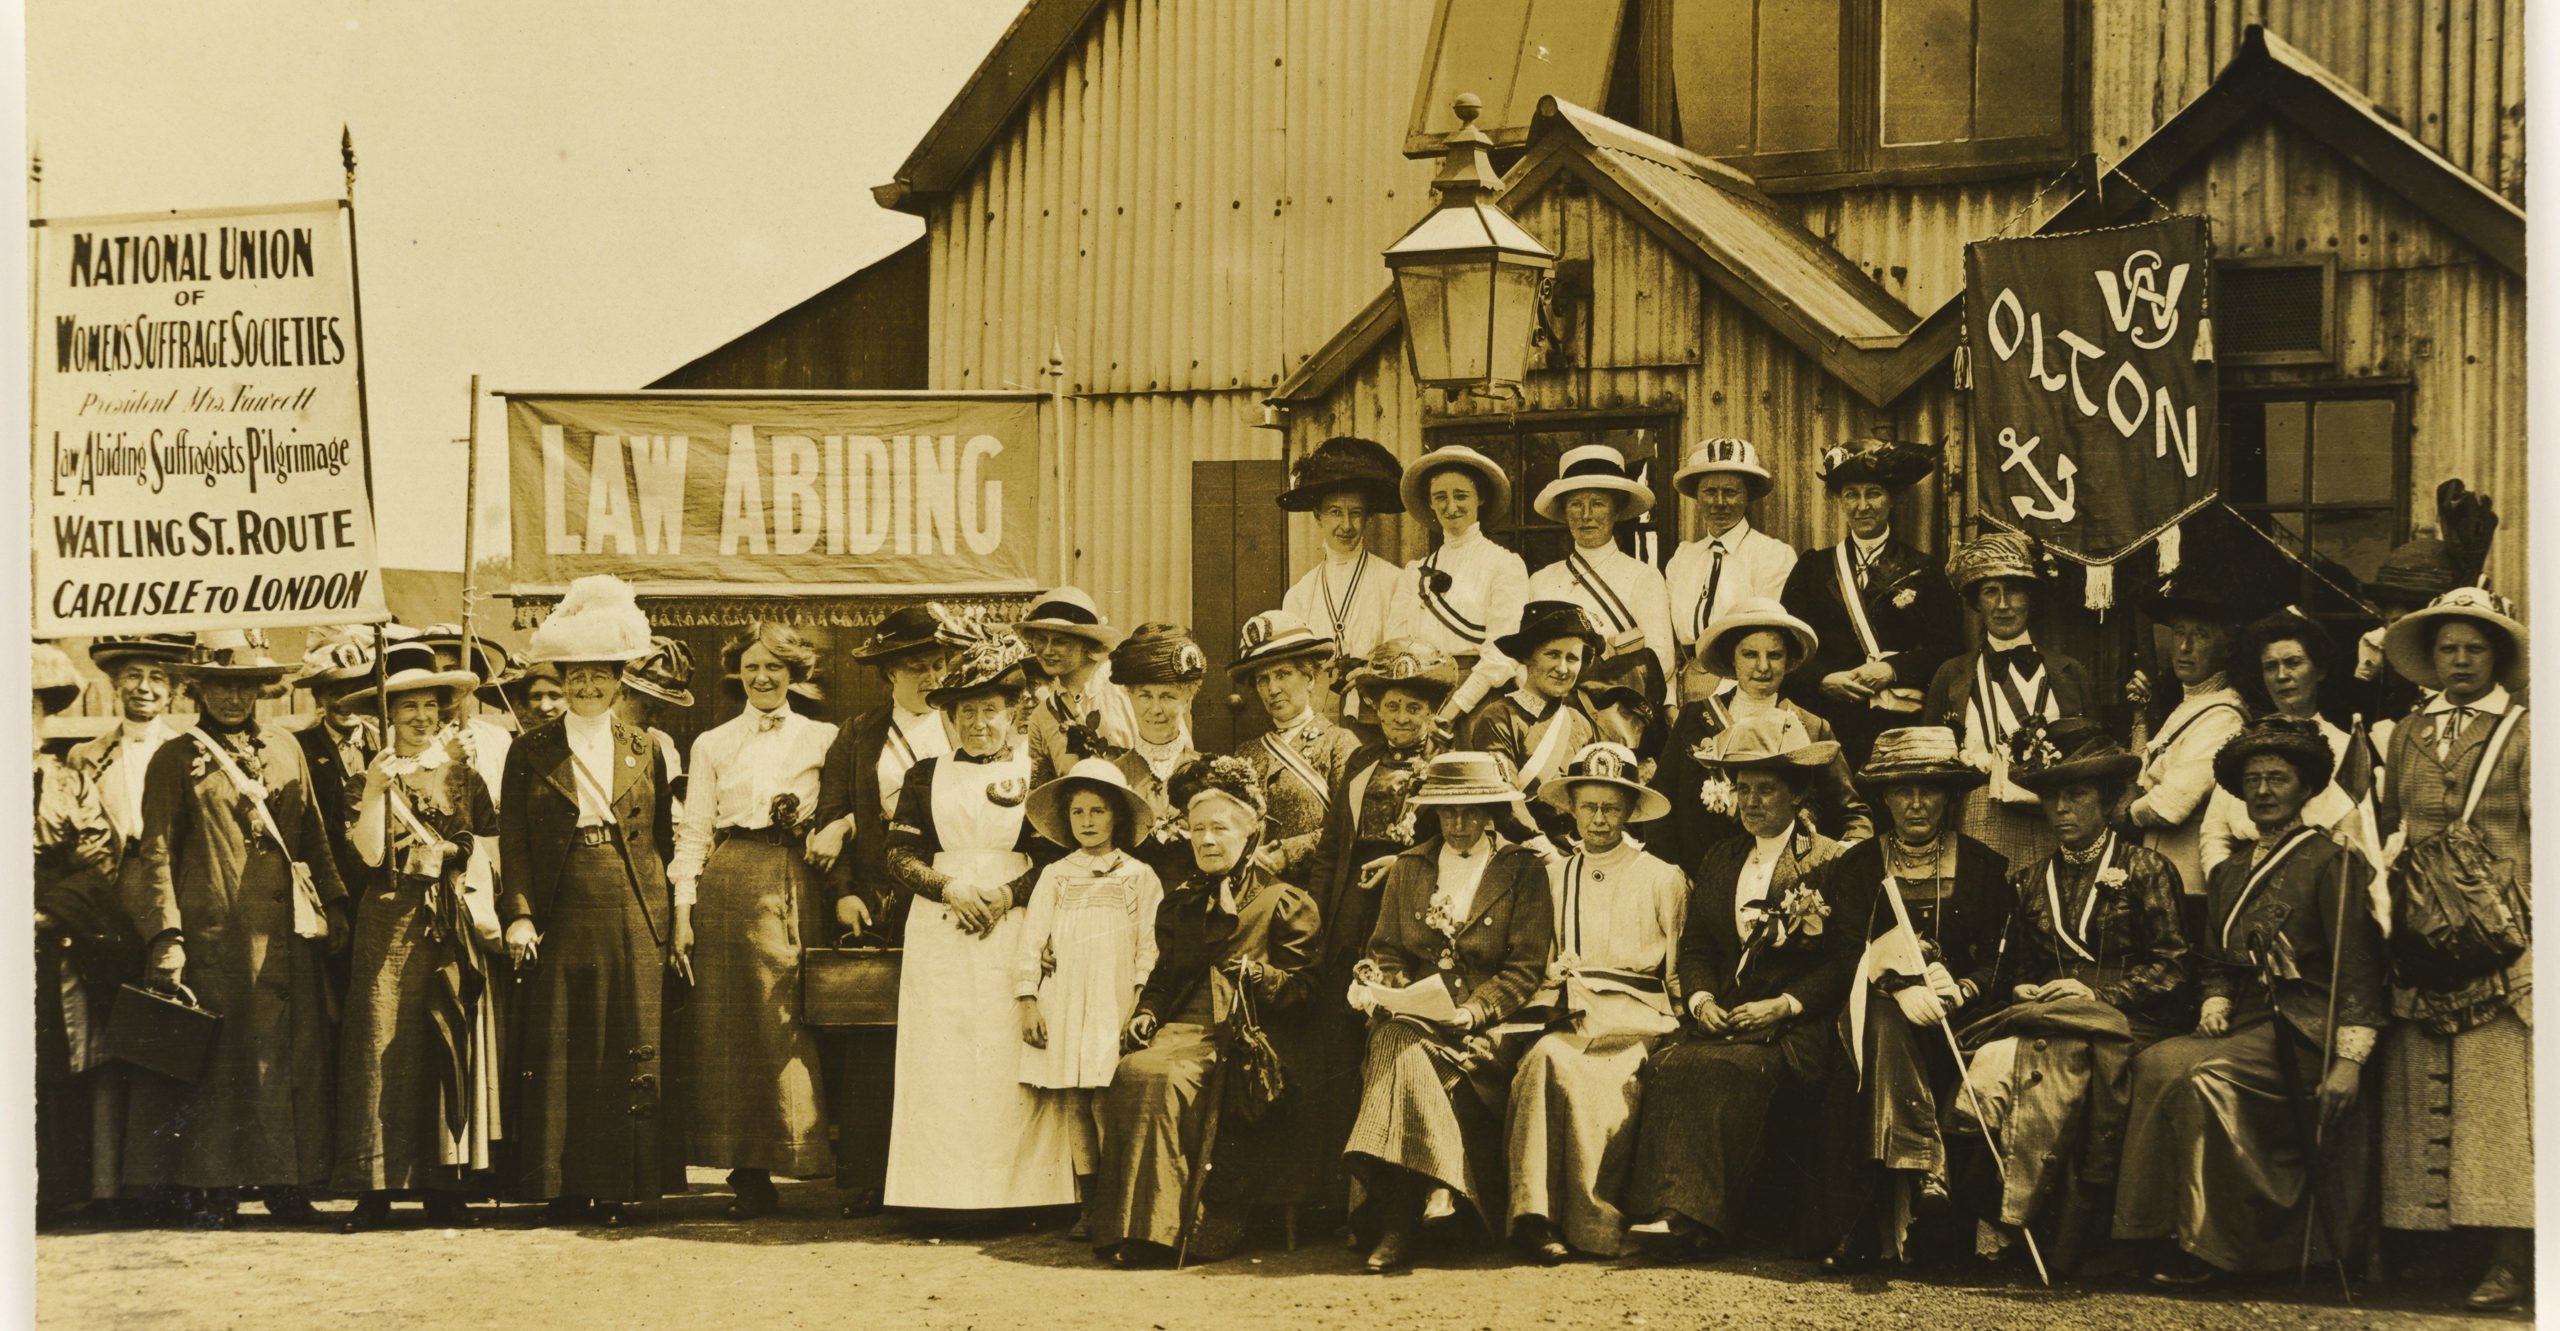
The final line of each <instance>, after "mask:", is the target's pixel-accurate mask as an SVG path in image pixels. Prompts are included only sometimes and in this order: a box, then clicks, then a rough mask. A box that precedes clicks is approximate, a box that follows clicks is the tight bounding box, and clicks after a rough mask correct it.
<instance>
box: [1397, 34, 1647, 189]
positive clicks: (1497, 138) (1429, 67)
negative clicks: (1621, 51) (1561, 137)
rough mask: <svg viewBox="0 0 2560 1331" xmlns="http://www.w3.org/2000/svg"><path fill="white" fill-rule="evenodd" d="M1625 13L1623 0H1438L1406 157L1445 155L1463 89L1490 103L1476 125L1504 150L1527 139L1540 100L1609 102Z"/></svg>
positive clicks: (1408, 131) (1407, 135)
mask: <svg viewBox="0 0 2560 1331" xmlns="http://www.w3.org/2000/svg"><path fill="white" fill-rule="evenodd" d="M1625 13H1626V10H1625V6H1624V4H1623V2H1622V0H1440V4H1439V9H1438V11H1437V12H1436V13H1434V14H1433V15H1432V19H1431V39H1430V42H1429V44H1428V45H1426V46H1425V47H1424V49H1423V56H1422V86H1421V88H1420V89H1419V90H1418V91H1417V92H1416V94H1415V97H1414V104H1413V119H1412V122H1411V123H1410V124H1409V125H1408V126H1407V128H1406V130H1405V140H1404V151H1405V154H1406V155H1407V156H1428V155H1430V154H1433V153H1437V152H1439V151H1440V143H1441V140H1442V139H1443V138H1445V137H1447V136H1448V135H1449V134H1450V133H1451V132H1453V131H1455V130H1456V129H1457V128H1458V118H1457V115H1456V113H1455V112H1453V111H1452V110H1451V109H1450V104H1451V103H1453V102H1455V101H1456V100H1457V97H1458V94H1459V93H1462V92H1471V93H1474V94H1475V95H1476V96H1478V97H1481V98H1483V99H1484V114H1483V115H1481V116H1479V117H1477V119H1476V128H1478V129H1480V130H1483V131H1484V132H1485V133H1486V134H1487V135H1489V136H1491V137H1492V139H1493V141H1494V143H1495V145H1497V146H1499V147H1505V148H1516V147H1518V146H1519V145H1521V144H1523V143H1526V142H1528V140H1529V121H1530V120H1531V119H1532V118H1533V117H1535V116H1536V115H1537V113H1538V99H1539V98H1541V97H1546V96H1549V95H1553V96H1556V97H1561V98H1563V99H1564V100H1566V101H1568V102H1571V103H1573V104H1574V105H1576V106H1586V107H1595V108H1596V107H1599V106H1601V105H1602V104H1603V103H1604V101H1605V99H1606V98H1607V96H1608V89H1609V66H1610V63H1611V61H1612V60H1613V59H1614V58H1615V57H1616V55H1617V53H1618V25H1619V22H1620V20H1621V19H1622V18H1623V17H1624V16H1625Z"/></svg>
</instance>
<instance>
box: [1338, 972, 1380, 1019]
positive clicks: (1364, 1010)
mask: <svg viewBox="0 0 2560 1331" xmlns="http://www.w3.org/2000/svg"><path fill="white" fill-rule="evenodd" d="M1344 998H1345V999H1346V1000H1347V1001H1348V1002H1349V1003H1350V1004H1351V1010H1352V1011H1354V1012H1357V1013H1359V1014H1360V1015H1361V1016H1364V1017H1365V1016H1367V1015H1369V1014H1370V1013H1371V1012H1374V1011H1376V1010H1377V1007H1378V1000H1377V999H1376V998H1375V997H1373V996H1372V995H1371V991H1370V988H1369V985H1368V982H1367V981H1364V980H1353V981H1352V982H1351V991H1350V992H1349V993H1347V994H1345V995H1344Z"/></svg>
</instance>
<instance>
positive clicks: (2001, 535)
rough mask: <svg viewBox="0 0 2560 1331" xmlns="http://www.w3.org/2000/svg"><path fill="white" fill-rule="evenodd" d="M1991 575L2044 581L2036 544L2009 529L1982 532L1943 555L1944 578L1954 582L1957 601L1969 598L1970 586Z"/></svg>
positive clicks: (2027, 580)
mask: <svg viewBox="0 0 2560 1331" xmlns="http://www.w3.org/2000/svg"><path fill="white" fill-rule="evenodd" d="M1993 578H2016V579H2018V580H2019V581H2022V582H2042V581H2044V569H2043V567H2042V566H2041V565H2040V564H2039V563H2038V561H2037V559H2036V543H2035V542H2034V541H2031V540H2029V539H2027V538H2026V537H2024V536H2021V535H2019V534H2018V533H2016V532H2013V531H1993V532H1984V533H1983V534H1982V535H1980V536H1976V537H1974V538H1973V539H1972V540H1970V541H1967V542H1965V543H1964V544H1962V545H1959V546H1957V547H1956V552H1955V553H1954V554H1952V555H1949V556H1947V581H1948V582H1950V583H1952V584H1954V586H1955V589H1956V596H1957V598H1958V599H1960V600H1965V601H1970V600H1972V599H1973V589H1974V587H1975V586H1977V585H1978V584H1981V583H1984V582H1988V581H1990V580H1991V579H1993Z"/></svg>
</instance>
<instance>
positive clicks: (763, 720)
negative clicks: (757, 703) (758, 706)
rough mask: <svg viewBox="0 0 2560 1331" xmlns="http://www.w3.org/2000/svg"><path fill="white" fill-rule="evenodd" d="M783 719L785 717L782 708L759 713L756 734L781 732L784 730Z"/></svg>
mask: <svg viewBox="0 0 2560 1331" xmlns="http://www.w3.org/2000/svg"><path fill="white" fill-rule="evenodd" d="M782 717H783V711H782V709H781V708H779V707H776V708H774V709H773V710H772V711H770V712H759V713H757V714H756V733H757V734H759V735H761V734H764V733H765V732H766V731H769V730H780V729H782Z"/></svg>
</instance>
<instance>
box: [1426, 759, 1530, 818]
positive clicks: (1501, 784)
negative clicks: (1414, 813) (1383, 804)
mask: <svg viewBox="0 0 2560 1331" xmlns="http://www.w3.org/2000/svg"><path fill="white" fill-rule="evenodd" d="M1405 803H1407V804H1409V805H1412V806H1414V807H1415V808H1435V809H1438V808H1464V807H1468V806H1471V805H1479V804H1501V805H1507V806H1509V807H1511V808H1514V809H1523V808H1525V806H1524V805H1523V803H1522V801H1521V798H1520V788H1519V787H1518V786H1515V785H1513V784H1511V781H1510V778H1508V777H1505V776H1504V775H1503V774H1502V760H1501V759H1499V758H1496V757H1494V756H1493V755H1492V754H1490V753H1477V752H1474V751H1471V750H1464V749H1461V750H1459V751H1457V752H1454V753H1443V754H1438V755H1436V756H1434V757H1433V758H1432V759H1431V761H1430V762H1429V763H1428V764H1426V765H1424V767H1423V769H1422V783H1421V784H1420V785H1418V786H1416V787H1415V788H1414V792H1413V793H1412V794H1411V795H1408V796H1406V797H1405Z"/></svg>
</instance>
